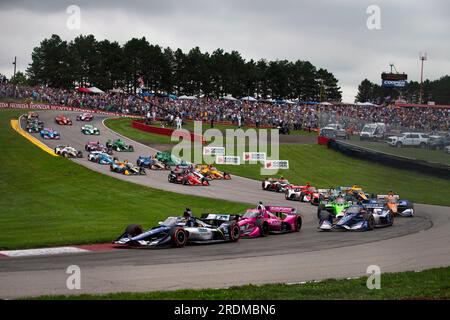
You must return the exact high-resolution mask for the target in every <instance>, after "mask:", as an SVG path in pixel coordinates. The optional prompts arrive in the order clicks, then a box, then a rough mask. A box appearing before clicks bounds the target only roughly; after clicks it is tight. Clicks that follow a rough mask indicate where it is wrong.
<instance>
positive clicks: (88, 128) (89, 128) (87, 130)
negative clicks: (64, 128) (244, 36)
mask: <svg viewBox="0 0 450 320" xmlns="http://www.w3.org/2000/svg"><path fill="white" fill-rule="evenodd" d="M81 132H82V133H83V134H86V135H89V136H94V135H95V136H98V135H100V130H98V128H97V127H94V126H93V125H90V124H87V125H84V126H82V127H81Z"/></svg>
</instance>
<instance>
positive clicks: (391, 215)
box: [386, 212, 394, 226]
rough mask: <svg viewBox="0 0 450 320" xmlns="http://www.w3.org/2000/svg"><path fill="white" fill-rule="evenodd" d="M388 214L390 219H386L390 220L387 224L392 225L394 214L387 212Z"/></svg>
mask: <svg viewBox="0 0 450 320" xmlns="http://www.w3.org/2000/svg"><path fill="white" fill-rule="evenodd" d="M388 215H389V216H390V219H386V220H388V221H390V222H391V223H389V224H388V226H392V225H393V224H394V215H393V214H392V212H389V213H388Z"/></svg>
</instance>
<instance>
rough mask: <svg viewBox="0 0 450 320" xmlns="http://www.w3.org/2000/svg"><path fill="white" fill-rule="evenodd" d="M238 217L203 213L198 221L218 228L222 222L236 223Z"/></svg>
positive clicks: (235, 215)
mask: <svg viewBox="0 0 450 320" xmlns="http://www.w3.org/2000/svg"><path fill="white" fill-rule="evenodd" d="M240 217H241V216H240V215H238V214H220V213H203V214H202V215H201V218H200V220H202V221H204V222H206V223H208V224H210V225H212V226H219V225H221V224H222V223H224V222H229V221H238V220H239V218H240Z"/></svg>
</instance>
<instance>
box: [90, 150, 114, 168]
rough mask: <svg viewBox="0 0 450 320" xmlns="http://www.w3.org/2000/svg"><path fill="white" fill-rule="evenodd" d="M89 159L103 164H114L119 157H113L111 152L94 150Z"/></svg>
mask: <svg viewBox="0 0 450 320" xmlns="http://www.w3.org/2000/svg"><path fill="white" fill-rule="evenodd" d="M88 160H89V161H92V162H97V163H98V164H103V165H113V164H114V162H115V161H117V158H112V157H111V156H110V155H109V154H107V153H104V152H101V151H93V152H91V153H89V155H88Z"/></svg>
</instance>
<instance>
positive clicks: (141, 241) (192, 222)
mask: <svg viewBox="0 0 450 320" xmlns="http://www.w3.org/2000/svg"><path fill="white" fill-rule="evenodd" d="M202 218H203V219H198V218H195V217H189V218H187V217H184V216H183V217H168V218H167V219H166V220H164V221H163V222H160V223H159V226H157V227H154V228H151V229H149V230H147V231H145V232H144V230H143V228H142V227H141V226H140V225H137V224H132V225H129V226H128V227H127V228H126V229H125V232H124V233H123V234H122V235H120V236H119V237H118V238H117V239H116V240H115V241H114V242H113V243H115V244H118V245H126V246H130V247H160V246H172V247H175V248H181V247H184V246H185V245H186V244H187V243H204V244H206V243H208V244H209V243H218V242H237V241H238V240H239V238H240V232H239V227H238V225H237V223H236V222H235V221H234V219H233V217H232V216H231V215H223V214H205V215H202Z"/></svg>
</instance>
